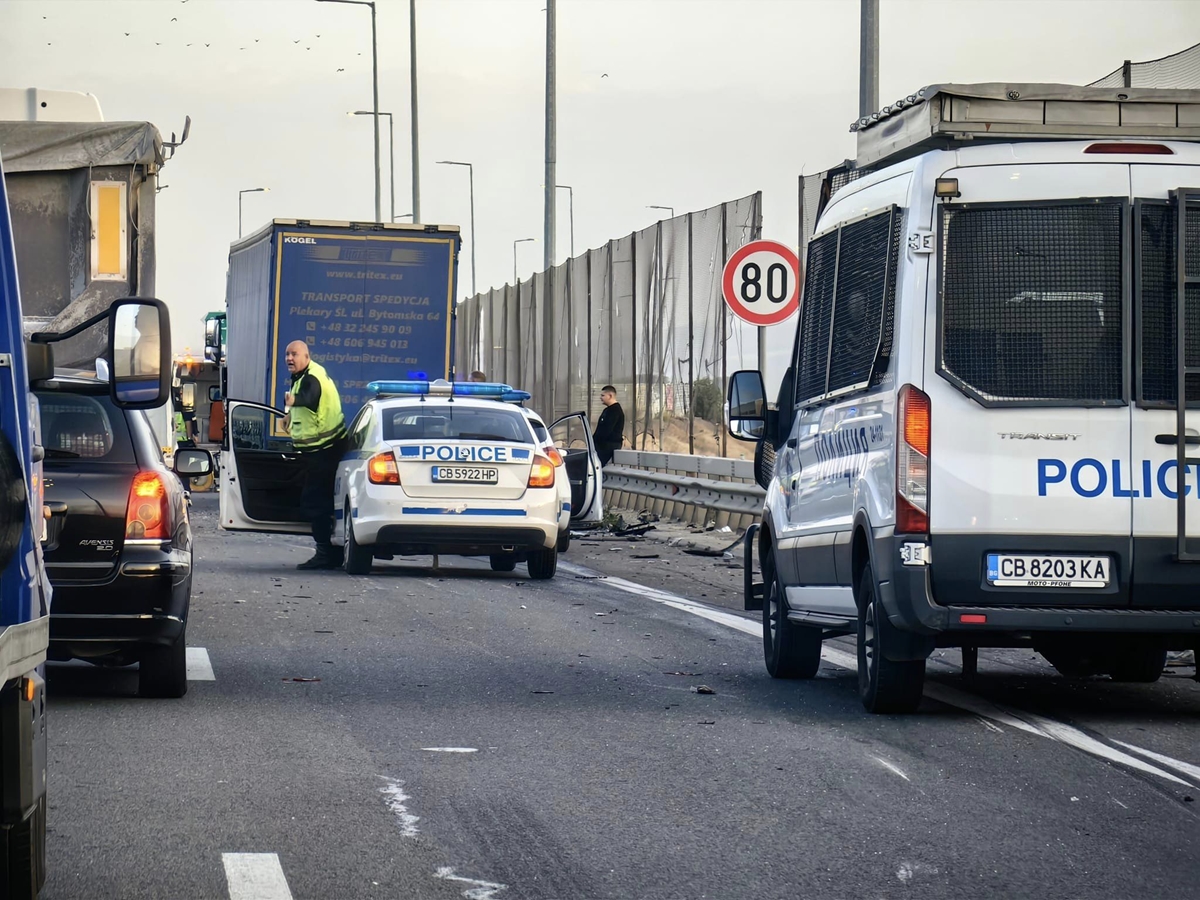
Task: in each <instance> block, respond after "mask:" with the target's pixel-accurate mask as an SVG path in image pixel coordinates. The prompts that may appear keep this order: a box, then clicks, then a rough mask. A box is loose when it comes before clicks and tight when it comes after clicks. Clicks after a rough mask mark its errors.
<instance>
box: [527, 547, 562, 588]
mask: <svg viewBox="0 0 1200 900" xmlns="http://www.w3.org/2000/svg"><path fill="white" fill-rule="evenodd" d="M528 564H529V577H530V578H532V579H533V580H534V581H549V580H550V579H551V578H553V577H554V573H555V572H557V571H558V548H557V547H551V548H550V549H548V550H545V549H543V550H533V551H531V552H530V554H529V560H528Z"/></svg>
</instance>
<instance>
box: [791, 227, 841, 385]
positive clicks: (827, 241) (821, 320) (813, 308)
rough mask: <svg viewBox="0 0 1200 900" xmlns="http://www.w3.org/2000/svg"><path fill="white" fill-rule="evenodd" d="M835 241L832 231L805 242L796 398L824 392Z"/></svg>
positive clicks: (831, 309)
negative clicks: (805, 254)
mask: <svg viewBox="0 0 1200 900" xmlns="http://www.w3.org/2000/svg"><path fill="white" fill-rule="evenodd" d="M837 242H838V232H836V231H831V232H830V233H829V234H827V235H825V236H824V237H821V238H818V239H817V240H815V241H812V242H811V243H810V244H809V245H808V265H807V266H806V269H805V272H806V274H805V279H804V300H803V303H802V304H801V318H800V347H799V351H800V359H799V360H798V361H797V364H796V398H797V400H798V401H804V400H807V399H810V398H812V397H820V396H821V395H822V394H824V393H825V391H826V387H825V384H826V375H827V374H828V367H829V327H830V324H831V323H830V320H831V318H832V313H833V287H834V280H835V278H836V277H837V271H836V266H837Z"/></svg>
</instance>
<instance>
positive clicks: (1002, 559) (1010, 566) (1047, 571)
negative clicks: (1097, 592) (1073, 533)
mask: <svg viewBox="0 0 1200 900" xmlns="http://www.w3.org/2000/svg"><path fill="white" fill-rule="evenodd" d="M1111 571H1112V560H1111V559H1110V558H1109V557H1107V556H1025V555H1010V554H1006V553H989V554H988V557H987V580H988V584H990V585H992V586H993V587H1024V588H1029V587H1043V588H1102V587H1108V584H1109V581H1110V580H1111Z"/></svg>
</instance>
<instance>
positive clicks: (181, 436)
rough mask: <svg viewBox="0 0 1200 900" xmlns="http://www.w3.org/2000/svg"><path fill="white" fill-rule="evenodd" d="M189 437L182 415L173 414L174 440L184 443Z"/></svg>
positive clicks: (178, 413)
mask: <svg viewBox="0 0 1200 900" xmlns="http://www.w3.org/2000/svg"><path fill="white" fill-rule="evenodd" d="M188 437H189V435H188V433H187V423H186V422H185V421H184V420H183V413H181V412H177V413H175V440H176V442H178V441H186V440H187V439H188Z"/></svg>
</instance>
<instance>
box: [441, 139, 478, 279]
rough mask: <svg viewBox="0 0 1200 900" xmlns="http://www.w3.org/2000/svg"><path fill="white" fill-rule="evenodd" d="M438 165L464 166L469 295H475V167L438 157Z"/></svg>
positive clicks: (467, 163)
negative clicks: (468, 201) (468, 205)
mask: <svg viewBox="0 0 1200 900" xmlns="http://www.w3.org/2000/svg"><path fill="white" fill-rule="evenodd" d="M437 164H438V165H439V166H466V167H467V177H468V179H469V181H470V186H471V296H472V297H474V296H475V293H476V291H475V167H474V166H473V165H471V164H470V163H469V162H456V161H454V160H452V159H440V160H438V163H437Z"/></svg>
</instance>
